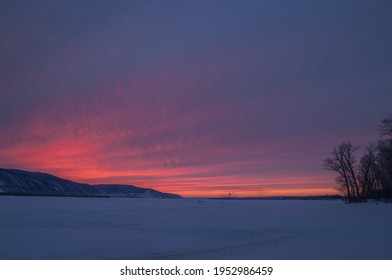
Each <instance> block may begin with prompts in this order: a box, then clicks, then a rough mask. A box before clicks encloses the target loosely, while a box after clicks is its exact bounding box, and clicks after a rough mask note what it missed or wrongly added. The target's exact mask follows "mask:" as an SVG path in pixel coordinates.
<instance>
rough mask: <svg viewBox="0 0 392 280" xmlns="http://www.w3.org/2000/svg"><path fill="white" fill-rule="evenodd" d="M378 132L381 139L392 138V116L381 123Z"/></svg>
mask: <svg viewBox="0 0 392 280" xmlns="http://www.w3.org/2000/svg"><path fill="white" fill-rule="evenodd" d="M378 130H379V131H380V135H381V137H392V114H391V115H390V116H389V117H388V118H385V119H383V120H382V121H381V124H380V125H379V127H378Z"/></svg>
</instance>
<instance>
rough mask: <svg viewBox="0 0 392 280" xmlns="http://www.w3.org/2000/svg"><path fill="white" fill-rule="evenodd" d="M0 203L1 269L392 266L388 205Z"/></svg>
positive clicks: (105, 200) (57, 200)
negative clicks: (114, 264) (300, 262)
mask: <svg viewBox="0 0 392 280" xmlns="http://www.w3.org/2000/svg"><path fill="white" fill-rule="evenodd" d="M203 201H204V203H201V201H200V200H198V199H172V200H171V199H169V200H168V199H147V198H146V199H130V198H69V197H63V198H60V197H11V196H0V259H392V238H391V237H392V223H391V218H392V204H384V203H380V204H376V203H362V204H356V205H348V204H344V203H343V202H342V201H300V200H298V201H296V200H293V201H292V200H290V201H289V200H283V201H273V200H203Z"/></svg>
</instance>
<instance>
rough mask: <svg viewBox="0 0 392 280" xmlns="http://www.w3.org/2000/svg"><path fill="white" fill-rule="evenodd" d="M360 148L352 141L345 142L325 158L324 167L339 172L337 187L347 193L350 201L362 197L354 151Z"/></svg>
mask: <svg viewBox="0 0 392 280" xmlns="http://www.w3.org/2000/svg"><path fill="white" fill-rule="evenodd" d="M358 149H359V147H354V146H353V145H352V144H351V142H350V141H347V142H343V143H342V144H340V145H339V146H338V147H336V148H335V149H334V150H333V151H332V153H331V155H332V157H329V158H327V159H325V160H324V167H325V168H326V169H327V170H331V171H334V172H337V173H338V176H337V177H336V182H337V184H338V188H337V189H338V190H339V191H341V192H342V193H343V194H345V196H346V197H347V200H348V202H349V203H351V202H353V201H358V200H361V199H362V195H361V191H360V187H359V184H358V180H357V176H356V172H355V168H356V167H355V163H356V160H355V157H354V152H355V151H356V150H358Z"/></svg>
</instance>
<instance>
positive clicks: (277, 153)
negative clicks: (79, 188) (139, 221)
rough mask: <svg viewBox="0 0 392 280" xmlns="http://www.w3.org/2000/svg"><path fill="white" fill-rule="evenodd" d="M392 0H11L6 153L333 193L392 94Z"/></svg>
mask: <svg viewBox="0 0 392 280" xmlns="http://www.w3.org/2000/svg"><path fill="white" fill-rule="evenodd" d="M391 10H392V2H390V1H94V2H91V1H2V2H1V3H0V42H1V43H0V100H1V102H0V126H1V130H2V133H1V135H0V165H1V166H2V167H9V168H20V169H27V170H38V171H44V172H50V173H54V174H56V175H59V176H62V177H66V178H69V179H73V180H78V181H85V182H91V183H95V182H114V183H129V184H137V185H140V186H153V187H155V188H157V189H160V190H163V191H172V192H177V193H180V194H182V195H185V196H187V195H189V196H191V195H201V194H202V195H225V194H227V193H228V192H234V193H237V194H238V195H268V194H300V193H301V194H302V193H331V189H332V188H333V185H334V182H333V174H329V173H328V172H327V171H325V170H323V169H322V167H321V163H322V160H323V159H324V158H325V157H327V156H328V155H329V152H330V151H331V150H332V149H333V147H334V146H335V145H338V144H339V143H340V142H342V141H345V140H348V139H350V140H352V142H354V143H355V144H358V145H363V146H364V145H366V144H368V143H369V142H370V141H374V140H376V139H377V137H378V135H377V125H378V124H379V122H380V120H381V119H382V118H384V117H386V116H388V115H389V114H390V113H391V112H392V110H391V107H392V106H391V105H392V94H391V89H392V55H391V50H392V17H391V16H390V11H391Z"/></svg>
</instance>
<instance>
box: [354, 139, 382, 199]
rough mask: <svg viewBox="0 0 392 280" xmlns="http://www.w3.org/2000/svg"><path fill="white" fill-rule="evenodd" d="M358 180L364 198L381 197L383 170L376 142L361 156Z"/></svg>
mask: <svg viewBox="0 0 392 280" xmlns="http://www.w3.org/2000/svg"><path fill="white" fill-rule="evenodd" d="M358 181H359V185H360V190H361V197H362V198H363V199H365V198H375V199H380V198H381V195H382V194H381V193H382V189H383V184H382V172H381V170H380V168H379V164H378V147H377V145H375V144H370V145H369V146H368V147H367V149H366V152H365V154H364V155H363V156H362V158H361V161H360V165H359V170H358Z"/></svg>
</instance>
